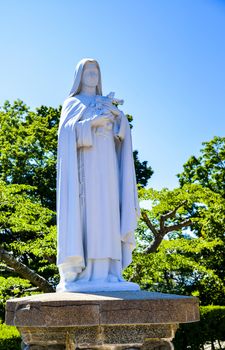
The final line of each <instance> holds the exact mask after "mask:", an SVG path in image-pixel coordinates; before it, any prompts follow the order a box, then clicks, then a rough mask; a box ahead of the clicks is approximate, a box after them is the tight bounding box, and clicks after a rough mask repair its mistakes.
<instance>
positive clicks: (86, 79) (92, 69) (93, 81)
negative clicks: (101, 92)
mask: <svg viewBox="0 0 225 350" xmlns="http://www.w3.org/2000/svg"><path fill="white" fill-rule="evenodd" d="M98 80H99V71H98V68H97V66H96V64H95V63H86V64H85V66H84V70H83V74H82V78H81V84H84V85H86V86H90V87H95V86H97V85H98Z"/></svg>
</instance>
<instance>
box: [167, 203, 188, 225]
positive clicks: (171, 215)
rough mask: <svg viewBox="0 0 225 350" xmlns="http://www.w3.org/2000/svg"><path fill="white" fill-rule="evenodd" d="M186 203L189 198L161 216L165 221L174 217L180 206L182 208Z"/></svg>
mask: <svg viewBox="0 0 225 350" xmlns="http://www.w3.org/2000/svg"><path fill="white" fill-rule="evenodd" d="M186 203H187V200H184V201H182V202H181V203H180V204H179V205H177V206H176V207H175V208H174V209H173V210H171V211H169V212H168V213H166V214H164V215H161V217H162V218H163V220H164V221H165V220H167V219H170V218H172V217H174V216H175V214H176V212H177V210H178V209H179V208H181V207H182V206H183V205H184V204H186Z"/></svg>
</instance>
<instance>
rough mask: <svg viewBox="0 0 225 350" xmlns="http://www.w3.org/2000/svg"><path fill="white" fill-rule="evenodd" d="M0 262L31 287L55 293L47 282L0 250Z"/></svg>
mask: <svg viewBox="0 0 225 350" xmlns="http://www.w3.org/2000/svg"><path fill="white" fill-rule="evenodd" d="M0 260H2V261H4V262H5V263H6V264H7V265H8V266H10V267H11V268H13V269H14V270H15V271H16V272H17V273H18V274H19V275H20V276H21V277H23V278H25V279H27V280H29V281H30V282H31V283H32V284H33V285H35V286H37V287H39V288H40V289H41V290H42V291H43V292H45V293H52V292H55V289H54V288H53V287H52V286H51V285H50V284H49V283H48V281H47V280H46V279H45V278H44V277H42V276H40V275H38V274H37V273H36V272H34V271H32V270H31V269H29V267H27V266H26V265H24V264H22V263H21V262H19V261H18V260H16V258H14V257H13V255H12V254H10V253H9V252H7V251H6V250H4V249H3V248H0Z"/></svg>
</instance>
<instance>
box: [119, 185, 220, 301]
mask: <svg viewBox="0 0 225 350" xmlns="http://www.w3.org/2000/svg"><path fill="white" fill-rule="evenodd" d="M139 195H140V198H142V200H146V201H148V204H149V201H150V203H151V209H149V210H143V209H142V212H141V220H140V223H139V226H138V230H137V242H138V246H137V249H136V252H135V254H134V259H133V263H132V265H130V266H129V267H128V269H127V270H126V271H125V276H126V278H128V279H130V280H132V281H135V282H137V283H139V284H140V285H141V287H142V288H143V289H148V290H154V291H163V292H172V293H178V294H193V295H198V296H199V297H200V299H201V302H202V303H203V304H204V305H207V304H218V303H219V304H221V305H223V304H224V294H225V278H224V272H223V268H221V266H224V263H225V261H224V260H225V259H224V256H225V254H224V241H223V234H221V232H220V229H221V230H222V232H224V228H225V220H224V219H221V218H224V217H225V216H224V214H225V200H224V199H223V198H222V197H221V196H220V195H219V194H216V193H214V192H212V191H211V190H209V189H208V188H203V187H202V186H201V185H195V184H191V185H184V186H183V187H182V188H177V189H174V190H171V191H170V190H168V189H163V190H161V191H155V190H153V189H148V190H146V189H141V190H140V191H139ZM212 216H213V218H214V220H213V221H212V220H211V217H212ZM219 227H220V229H218V228H219Z"/></svg>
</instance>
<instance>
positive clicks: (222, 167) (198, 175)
mask: <svg viewBox="0 0 225 350" xmlns="http://www.w3.org/2000/svg"><path fill="white" fill-rule="evenodd" d="M202 145H203V146H204V147H203V148H202V149H201V155H200V156H199V157H195V156H192V157H190V158H189V160H188V161H187V162H186V163H185V164H184V166H183V167H184V171H183V172H182V173H181V174H179V175H178V177H179V180H180V184H181V186H183V185H184V184H185V183H199V184H201V185H202V186H203V187H207V188H209V189H211V190H212V191H213V192H216V193H219V194H220V195H221V196H222V197H223V198H225V137H218V136H215V137H214V138H213V139H212V140H211V141H209V142H203V143H202Z"/></svg>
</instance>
